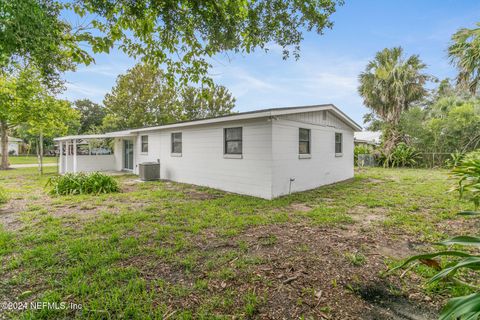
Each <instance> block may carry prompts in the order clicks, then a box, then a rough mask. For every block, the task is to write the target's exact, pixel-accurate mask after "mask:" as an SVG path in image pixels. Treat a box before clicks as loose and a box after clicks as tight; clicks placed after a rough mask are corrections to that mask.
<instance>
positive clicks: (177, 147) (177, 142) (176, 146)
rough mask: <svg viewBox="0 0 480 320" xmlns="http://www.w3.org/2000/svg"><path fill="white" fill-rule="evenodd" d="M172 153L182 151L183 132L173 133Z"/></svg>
mask: <svg viewBox="0 0 480 320" xmlns="http://www.w3.org/2000/svg"><path fill="white" fill-rule="evenodd" d="M172 153H182V133H181V132H174V133H172Z"/></svg>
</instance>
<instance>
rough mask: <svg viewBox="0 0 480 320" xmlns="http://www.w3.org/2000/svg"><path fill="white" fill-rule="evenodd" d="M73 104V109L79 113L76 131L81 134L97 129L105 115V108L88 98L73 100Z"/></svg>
mask: <svg viewBox="0 0 480 320" xmlns="http://www.w3.org/2000/svg"><path fill="white" fill-rule="evenodd" d="M73 106H74V108H75V110H77V111H78V112H79V113H80V127H79V129H78V133H80V134H83V133H89V132H95V131H98V128H100V127H101V126H102V123H103V118H104V117H105V108H104V107H103V106H101V105H99V104H98V103H95V102H93V101H90V100H88V99H80V100H75V101H74V102H73Z"/></svg>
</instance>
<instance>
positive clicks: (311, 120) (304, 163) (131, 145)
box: [55, 104, 361, 199]
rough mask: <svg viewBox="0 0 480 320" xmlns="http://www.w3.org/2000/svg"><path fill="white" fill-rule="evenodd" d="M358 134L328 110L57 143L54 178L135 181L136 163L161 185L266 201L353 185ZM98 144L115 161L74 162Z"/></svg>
mask: <svg viewBox="0 0 480 320" xmlns="http://www.w3.org/2000/svg"><path fill="white" fill-rule="evenodd" d="M359 130H361V128H360V126H359V125H358V124H356V123H355V122H354V121H353V120H351V119H350V118H349V117H348V116H346V115H345V114H344V113H343V112H342V111H340V110H339V109H338V108H337V107H335V106H334V105H331V104H328V105H317V106H307V107H291V108H277V109H267V110H259V111H253V112H244V113H236V114H232V115H228V116H222V117H216V118H209V119H202V120H194V121H187V122H180V123H175V124H168V125H163V126H158V127H151V128H142V129H132V130H125V131H118V132H110V133H106V134H102V135H83V136H67V137H61V138H56V139H55V140H56V141H57V142H58V143H59V149H60V150H61V151H60V166H59V170H60V173H65V172H79V171H129V172H133V173H135V174H138V165H139V164H140V163H142V162H152V161H153V162H159V163H160V178H161V179H168V180H173V181H178V182H184V183H190V184H195V185H202V186H208V187H212V188H217V189H222V190H226V191H230V192H235V193H240V194H247V195H252V196H257V197H261V198H266V199H272V198H275V197H278V196H281V195H285V194H289V193H290V192H298V191H303V190H308V189H312V188H316V187H318V186H321V185H325V184H331V183H334V182H338V181H342V180H346V179H350V178H352V177H353V133H354V131H359ZM98 139H110V140H113V143H112V144H113V153H111V154H109V153H107V154H92V152H83V155H80V154H79V153H80V152H78V151H77V150H78V149H79V148H81V147H82V144H83V149H84V150H86V149H87V150H88V149H91V148H89V147H88V146H87V147H86V146H85V145H84V143H85V141H90V140H96V141H98ZM80 143H82V144H80ZM66 150H68V152H66ZM85 153H86V154H85Z"/></svg>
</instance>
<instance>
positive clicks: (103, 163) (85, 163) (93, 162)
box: [63, 154, 116, 172]
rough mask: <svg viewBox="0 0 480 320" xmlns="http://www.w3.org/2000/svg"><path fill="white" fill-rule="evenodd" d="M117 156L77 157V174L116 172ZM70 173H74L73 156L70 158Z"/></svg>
mask: <svg viewBox="0 0 480 320" xmlns="http://www.w3.org/2000/svg"><path fill="white" fill-rule="evenodd" d="M65 162H66V161H65V155H64V156H63V164H64V166H63V168H65ZM115 170H116V161H115V156H114V155H113V154H111V155H98V156H85V155H83V156H80V155H77V172H94V171H115ZM68 172H73V155H69V156H68Z"/></svg>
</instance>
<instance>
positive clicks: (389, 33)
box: [63, 0, 480, 124]
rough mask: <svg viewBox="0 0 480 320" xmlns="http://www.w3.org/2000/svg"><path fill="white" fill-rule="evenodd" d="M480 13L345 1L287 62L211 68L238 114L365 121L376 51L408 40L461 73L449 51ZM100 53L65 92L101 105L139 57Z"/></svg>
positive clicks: (443, 73) (426, 2)
mask: <svg viewBox="0 0 480 320" xmlns="http://www.w3.org/2000/svg"><path fill="white" fill-rule="evenodd" d="M479 18H480V1H476V0H345V4H344V5H343V6H341V7H338V9H337V12H336V13H335V14H333V15H332V16H331V20H332V21H333V22H334V26H333V28H332V29H326V30H325V33H324V34H323V35H318V34H316V33H314V32H312V33H305V35H304V37H305V39H304V41H303V42H302V44H301V56H300V59H299V60H295V59H293V58H290V59H288V60H286V61H285V60H283V59H282V54H281V50H280V48H279V47H278V46H276V45H273V44H272V45H270V46H269V47H270V50H269V52H268V53H265V52H263V51H260V50H259V51H256V52H254V53H251V54H249V55H247V54H237V55H235V54H234V55H231V54H229V59H226V58H223V56H222V57H218V58H217V59H216V61H215V62H214V66H213V69H212V70H211V74H212V75H213V79H214V81H215V83H217V84H221V85H224V86H226V87H227V88H228V89H229V90H230V91H231V92H232V94H233V96H234V97H235V98H236V107H235V109H234V110H235V111H238V112H242V111H251V110H258V109H265V108H272V107H288V106H302V105H313V104H325V103H333V104H335V105H336V106H337V107H339V108H340V109H342V110H343V111H344V112H345V113H346V114H347V115H349V116H350V117H351V118H352V119H353V120H355V121H356V122H357V123H359V124H362V123H363V121H362V116H363V114H365V113H367V112H368V109H367V108H365V106H364V105H363V103H362V99H361V97H360V96H359V95H358V93H357V87H358V75H359V74H360V73H361V72H362V71H363V70H364V69H365V66H366V64H367V63H368V61H369V60H372V59H373V58H374V56H375V53H376V52H377V51H380V50H382V49H383V48H391V47H394V46H402V47H403V48H404V50H405V53H406V54H408V55H411V54H418V55H419V56H420V58H421V60H422V61H423V62H424V63H426V64H427V66H428V67H427V70H426V71H427V73H429V74H431V75H433V76H435V77H437V78H439V79H443V78H446V77H450V78H454V77H455V75H456V72H455V68H454V67H453V66H451V65H450V64H449V60H448V57H447V51H446V50H447V47H448V45H449V42H450V37H451V35H452V34H453V33H454V32H455V31H456V30H458V29H459V28H462V27H467V28H472V27H474V26H475V23H476V22H479V21H480V19H479ZM94 58H95V61H96V62H95V64H93V65H90V66H79V67H78V68H77V71H75V72H68V73H67V74H66V75H65V78H66V81H67V84H66V87H67V90H66V91H65V92H64V94H63V96H64V98H67V99H69V100H71V101H73V100H75V99H81V98H88V99H90V100H92V101H95V102H97V103H101V102H102V101H103V97H104V96H105V94H106V93H108V92H110V90H111V88H112V87H113V86H114V85H115V80H116V78H117V76H118V75H120V74H122V73H125V72H126V71H127V70H128V69H129V68H131V67H133V66H134V65H135V63H136V61H135V60H134V59H132V58H130V57H128V56H127V55H125V54H124V53H122V52H121V51H117V50H113V51H112V52H110V54H96V55H94Z"/></svg>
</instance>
